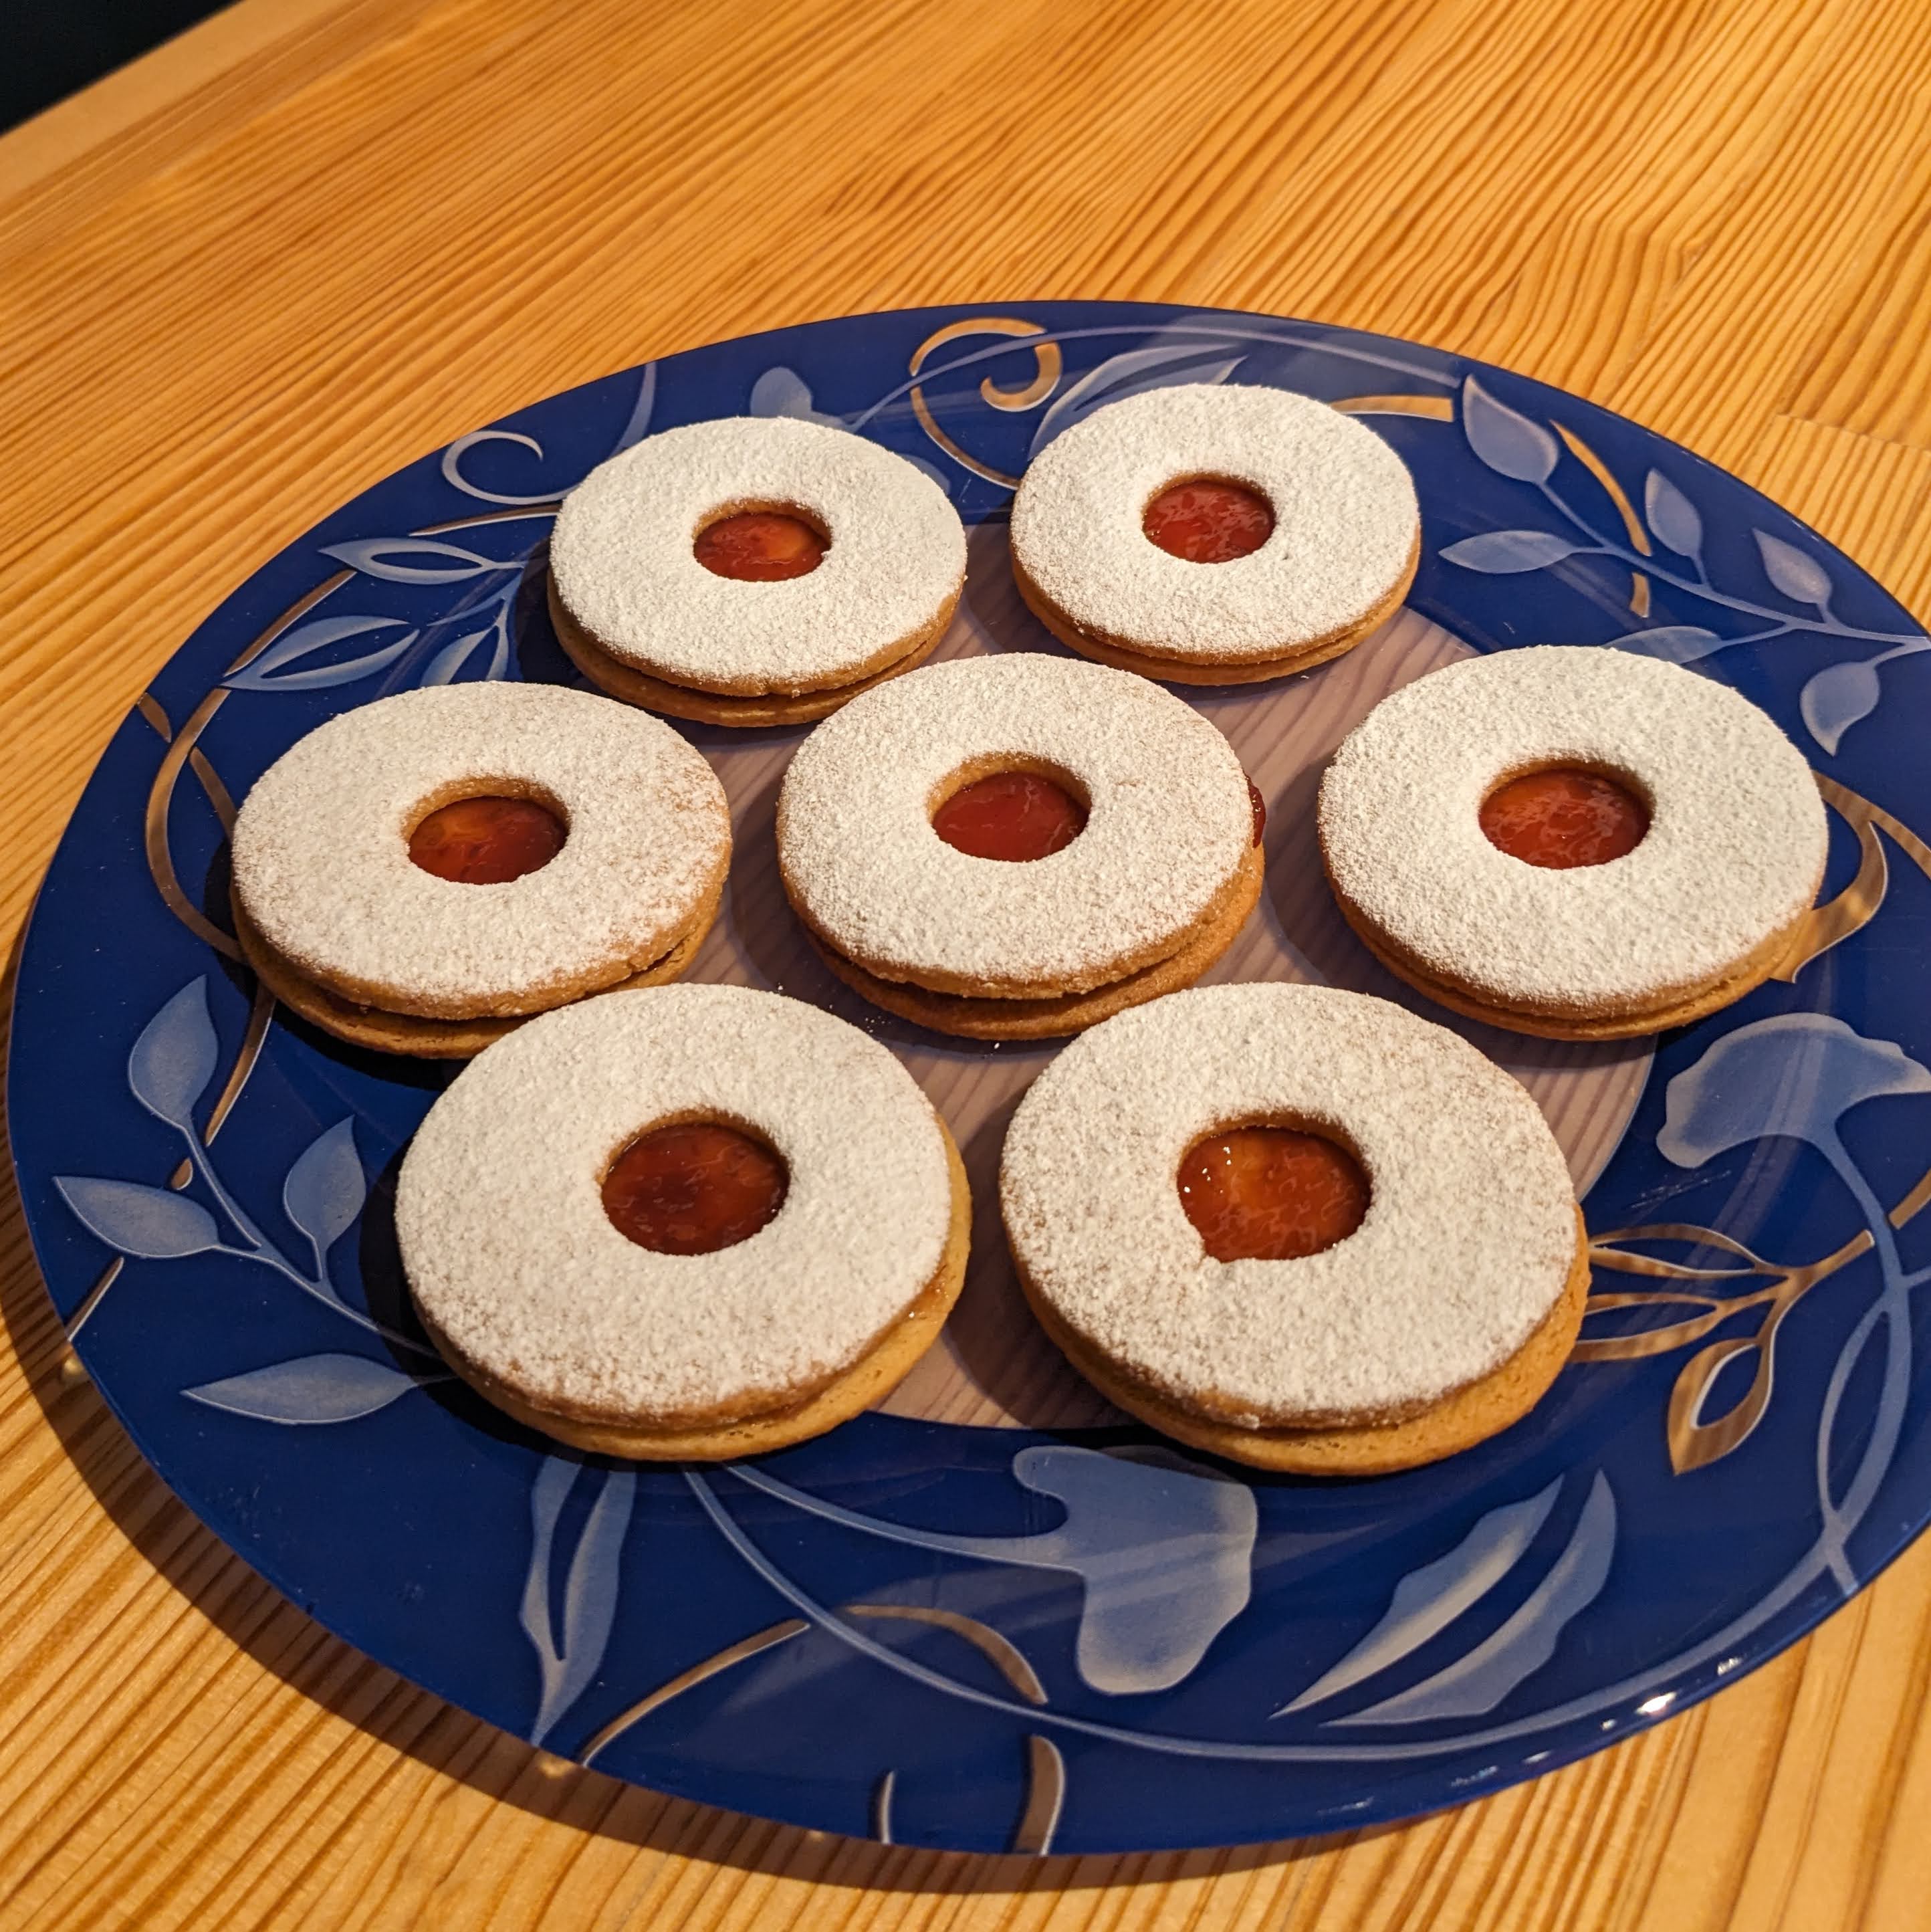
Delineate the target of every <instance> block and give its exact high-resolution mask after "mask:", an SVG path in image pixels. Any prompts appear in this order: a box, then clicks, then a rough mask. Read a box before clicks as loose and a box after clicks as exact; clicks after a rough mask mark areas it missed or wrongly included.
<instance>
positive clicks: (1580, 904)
mask: <svg viewBox="0 0 1931 1932" xmlns="http://www.w3.org/2000/svg"><path fill="white" fill-rule="evenodd" d="M1320 827H1321V850H1322V853H1323V856H1324V859H1325V861H1326V864H1327V874H1328V879H1329V882H1330V884H1331V885H1332V886H1333V889H1334V894H1335V897H1336V899H1337V900H1338V901H1339V904H1340V906H1341V909H1342V912H1343V913H1345V914H1346V916H1347V918H1348V922H1349V924H1350V925H1351V926H1353V927H1354V930H1355V931H1356V932H1357V933H1358V934H1359V935H1360V937H1361V938H1362V940H1363V941H1364V943H1365V944H1366V945H1367V947H1369V950H1370V951H1372V953H1374V954H1375V956H1376V957H1377V958H1378V959H1380V960H1381V962H1383V964H1384V965H1386V966H1387V967H1388V968H1390V971H1393V972H1395V973H1396V974H1399V975H1400V976H1401V977H1402V978H1403V979H1404V980H1407V981H1408V983H1410V984H1411V986H1415V987H1417V988H1418V989H1420V991H1421V992H1424V993H1426V995H1428V996H1429V998H1431V999H1433V1000H1435V1001H1439V1002H1440V1003H1441V1004H1442V1005H1444V1006H1445V1007H1449V1008H1450V1009H1451V1010H1453V1011H1455V1012H1456V1013H1464V1014H1467V1015H1468V1016H1470V1017H1471V1018H1474V1019H1481V1020H1486V1021H1488V1022H1490V1023H1492V1025H1496V1026H1501V1027H1508V1028H1513V1029H1514V1030H1515V1031H1516V1032H1519V1033H1530V1034H1544V1035H1546V1036H1548V1037H1551V1038H1554V1039H1558V1040H1613V1039H1619V1038H1621V1037H1625V1036H1628V1035H1633V1034H1646V1033H1654V1032H1657V1031H1660V1030H1661V1029H1662V1028H1666V1027H1674V1026H1682V1025H1687V1024H1688V1023H1689V1022H1690V1021H1692V1020H1695V1019H1701V1018H1702V1016H1704V1015H1705V1014H1706V1013H1714V1012H1715V1011H1716V1010H1717V1009H1718V1008H1719V1007H1725V1006H1727V1005H1729V1004H1730V1002H1731V1001H1733V1000H1737V999H1740V998H1742V996H1743V995H1744V994H1746V993H1747V992H1750V990H1751V989H1752V988H1753V987H1755V986H1759V985H1760V984H1761V983H1762V982H1763V981H1764V980H1766V979H1767V978H1768V977H1770V975H1771V974H1772V973H1773V972H1774V971H1775V970H1776V968H1777V966H1778V965H1779V964H1780V962H1782V960H1783V958H1784V957H1785V956H1786V953H1788V951H1789V948H1790V946H1791V944H1792V940H1793V939H1794V938H1795V934H1796V931H1797V929H1798V926H1799V925H1800V924H1801V922H1802V920H1803V919H1804V915H1805V914H1806V913H1807V912H1808V910H1810V906H1811V904H1812V902H1813V900H1814V899H1815V898H1816V895H1817V891H1818V888H1819V886H1820V885H1821V884H1822V880H1823V874H1824V861H1825V849H1826V845H1827V842H1828V824H1827V822H1826V820H1825V811H1824V805H1823V801H1822V799H1821V798H1820V796H1819V793H1818V790H1817V787H1816V781H1814V779H1813V777H1812V775H1811V773H1810V768H1809V766H1807V764H1806V763H1805V762H1804V757H1803V754H1801V752H1800V751H1798V749H1797V748H1796V747H1795V745H1792V743H1791V742H1790V740H1789V739H1788V738H1786V736H1784V735H1783V732H1782V731H1781V730H1779V729H1778V727H1777V725H1776V724H1774V723H1773V722H1772V721H1771V719H1770V718H1768V717H1767V716H1766V715H1765V714H1764V713H1763V712H1761V711H1759V709H1757V708H1756V706H1755V705H1753V704H1752V703H1750V701H1749V700H1747V699H1746V698H1744V697H1740V696H1739V695H1738V694H1737V693H1736V692H1735V691H1732V690H1730V689H1729V688H1727V687H1726V686H1725V685H1720V684H1718V683H1717V682H1715V681H1714V679H1710V678H1708V677H1704V676H1699V675H1698V674H1697V673H1695V672H1693V671H1690V670H1684V668H1683V667H1681V666H1680V665H1675V664H1663V663H1659V662H1657V661H1655V660H1654V659H1653V658H1644V657H1638V656H1635V655H1631V654H1630V653H1628V652H1621V651H1613V650H1606V649H1592V648H1589V647H1587V646H1542V647H1540V648H1537V649H1528V650H1514V651H1502V652H1497V653H1495V655H1492V656H1488V657H1480V658H1468V659H1466V660H1465V661H1463V662H1462V663H1459V664H1452V665H1450V666H1449V667H1447V669H1445V670H1438V671H1436V672H1435V673H1432V675H1431V676H1427V677H1425V678H1423V679H1420V680H1418V681H1417V682H1415V683H1414V684H1411V685H1408V687H1407V688H1405V689H1403V690H1401V691H1396V692H1395V693H1394V694H1393V695H1392V696H1391V697H1386V698H1384V699H1383V700H1382V701H1381V703H1379V704H1378V705H1377V706H1375V709H1373V710H1372V712H1369V715H1368V716H1367V717H1366V718H1364V719H1363V721H1362V722H1361V723H1360V724H1359V725H1358V726H1357V727H1356V728H1355V730H1354V732H1353V733H1352V734H1351V736H1349V737H1348V739H1347V740H1346V741H1345V742H1344V743H1343V744H1342V747H1341V748H1340V749H1339V751H1337V752H1336V754H1335V757H1334V760H1333V763H1332V764H1331V765H1330V766H1329V768H1328V770H1327V775H1326V776H1325V777H1324V779H1323V781H1322V784H1321V808H1320Z"/></svg>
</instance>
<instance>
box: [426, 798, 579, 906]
mask: <svg viewBox="0 0 1931 1932" xmlns="http://www.w3.org/2000/svg"><path fill="white" fill-rule="evenodd" d="M568 835H569V834H568V829H566V828H565V825H564V823H563V821H562V819H560V818H559V817H557V815H556V813H555V812H553V811H551V810H550V808H548V807H547V805H538V803H537V802H536V801H535V799H533V798H489V797H485V798H459V799H457V800H456V801H455V802H454V804H451V805H443V806H442V807H441V808H439V809H438V810H436V811H432V812H431V813H430V814H429V816H428V817H427V818H425V819H424V820H423V821H422V823H421V824H420V825H418V826H417V827H416V828H415V830H414V831H413V832H411V833H410V834H409V859H410V860H411V862H412V863H413V864H415V865H420V866H421V868H422V869H423V870H424V871H425V872H433V873H434V874H436V877H438V878H439V879H453V880H454V881H455V882H456V883H457V884H458V885H461V886H499V885H502V883H504V882H505V880H510V879H520V878H521V877H523V874H524V873H526V872H534V871H537V870H538V869H539V868H541V867H542V866H544V865H548V864H549V863H550V860H551V859H553V858H555V857H556V855H557V853H559V852H560V851H562V849H563V841H564V840H565V838H567V837H568Z"/></svg>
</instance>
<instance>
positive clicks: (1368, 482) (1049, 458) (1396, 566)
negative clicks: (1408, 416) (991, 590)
mask: <svg viewBox="0 0 1931 1932" xmlns="http://www.w3.org/2000/svg"><path fill="white" fill-rule="evenodd" d="M1200 475H1210V476H1219V477H1225V478H1228V479H1230V480H1231V481H1234V482H1237V483H1245V484H1248V485H1249V487H1252V488H1253V489H1255V490H1258V491H1260V493H1261V494H1262V495H1263V496H1265V497H1266V498H1267V499H1268V501H1269V502H1270V503H1271V504H1272V505H1273V510H1274V518H1275V523H1274V529H1273V534H1272V535H1270V536H1269V538H1267V541H1266V542H1265V543H1264V544H1261V547H1260V548H1259V549H1258V550H1255V551H1253V552H1252V553H1250V554H1249V555H1248V556H1243V557H1237V558H1235V559H1234V560H1233V561H1232V562H1227V563H1213V564H1201V563H1190V562H1187V561H1186V559H1184V558H1181V557H1177V556H1170V555H1169V554H1168V553H1167V552H1166V551H1165V550H1162V549H1160V548H1159V546H1158V545H1157V544H1153V543H1152V542H1151V541H1149V540H1148V538H1147V535H1146V534H1145V532H1144V531H1143V530H1142V529H1141V523H1140V519H1141V513H1142V511H1144V509H1145V508H1146V505H1147V502H1149V501H1150V499H1151V498H1153V496H1156V494H1158V493H1159V491H1160V490H1162V489H1163V488H1164V487H1165V486H1166V485H1167V484H1169V483H1171V482H1173V481H1175V480H1177V478H1182V477H1189V476H1200ZM1420 527H1421V525H1420V509H1419V508H1418V506H1417V502H1416V498H1415V489H1414V481H1413V479H1412V478H1411V477H1410V476H1409V475H1408V469H1407V467H1406V466H1405V465H1404V463H1402V460H1401V458H1399V456H1397V455H1396V454H1395V452H1393V450H1392V449H1390V448H1389V446H1388V445H1387V443H1384V442H1383V441H1382V440H1381V437H1378V436H1377V435H1376V434H1375V432H1374V431H1372V429H1369V428H1367V427H1366V425H1363V424H1361V423H1359V422H1356V421H1355V420H1354V419H1353V418H1352V417H1350V416H1343V415H1342V414H1341V413H1339V411H1338V410H1332V409H1330V408H1329V407H1328V406H1327V404H1325V403H1318V402H1316V401H1314V400H1313V398H1311V397H1308V396H1301V395H1294V394H1293V393H1291V392H1289V391H1287V390H1284V389H1262V388H1258V387H1254V386H1242V385H1233V384H1230V385H1227V386H1217V385H1213V384H1207V383H1189V384H1183V385H1181V386H1178V387H1177V388H1173V389H1155V390H1150V391H1149V392H1147V393H1146V394H1145V395H1138V396H1133V397H1130V398H1128V399H1127V400H1126V401H1123V402H1118V403H1113V404H1108V406H1107V407H1105V408H1104V409H1102V410H1095V411H1094V413H1093V414H1092V415H1091V416H1088V417H1087V419H1086V420H1085V421H1084V422H1081V423H1078V424H1076V425H1075V426H1074V427H1073V428H1071V429H1069V430H1068V431H1066V434H1064V435H1063V436H1062V437H1059V438H1058V439H1057V440H1056V441H1054V442H1053V443H1050V444H1048V446H1047V447H1046V449H1045V451H1044V452H1042V454H1041V455H1039V457H1038V458H1036V460H1035V461H1034V462H1033V465H1032V466H1031V467H1030V469H1028V470H1027V472H1026V475H1025V477H1024V479H1023V480H1022V481H1021V484H1020V486H1019V490H1018V494H1017V495H1016V496H1015V497H1014V498H1013V501H1012V550H1013V555H1014V556H1015V559H1017V561H1018V563H1019V564H1020V565H1021V567H1022V568H1024V570H1025V571H1026V573H1027V575H1028V576H1029V577H1030V578H1031V579H1032V580H1033V583H1036V585H1037V586H1039V589H1041V590H1042V591H1044V592H1045V594H1046V595H1047V596H1048V597H1049V598H1051V600H1052V601H1053V602H1054V604H1057V606H1058V607H1060V609H1061V610H1063V611H1065V612H1066V613H1067V615H1068V616H1070V617H1071V618H1072V619H1073V621H1074V622H1075V623H1076V624H1078V625H1081V626H1082V627H1083V628H1087V629H1090V630H1093V631H1097V632H1099V633H1100V634H1103V635H1104V636H1106V637H1111V638H1113V639H1114V640H1118V641H1120V642H1122V643H1127V644H1129V645H1138V646H1142V647H1144V648H1146V649H1152V650H1156V651H1164V652H1168V653H1169V654H1171V655H1176V656H1180V657H1202V658H1215V659H1223V660H1225V659H1238V658H1265V657H1273V656H1278V655H1281V654H1282V653H1283V652H1285V651H1288V650H1289V649H1294V648H1295V647H1297V646H1300V645H1303V644H1308V643H1313V642H1315V640H1317V639H1319V638H1323V637H1330V636H1332V635H1333V634H1336V633H1337V632H1339V631H1343V630H1345V629H1347V628H1348V627H1349V626H1350V625H1353V624H1355V623H1357V622H1360V619H1363V617H1365V616H1366V615H1367V614H1368V613H1369V612H1370V611H1371V610H1374V609H1375V607H1377V606H1378V604H1381V603H1382V602H1383V601H1384V600H1385V599H1386V598H1387V596H1388V595H1389V594H1390V592H1392V591H1393V589H1394V588H1395V586H1396V585H1397V584H1399V583H1400V582H1401V581H1402V577H1403V575H1404V574H1405V572H1406V571H1407V569H1408V563H1409V559H1410V558H1411V556H1412V555H1413V553H1414V545H1415V541H1416V538H1417V534H1418V532H1419V531H1420Z"/></svg>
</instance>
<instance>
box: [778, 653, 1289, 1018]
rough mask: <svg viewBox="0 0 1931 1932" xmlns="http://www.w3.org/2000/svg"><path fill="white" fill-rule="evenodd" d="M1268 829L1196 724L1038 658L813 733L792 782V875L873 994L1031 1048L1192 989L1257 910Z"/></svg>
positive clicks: (1208, 728)
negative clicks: (1263, 834)
mask: <svg viewBox="0 0 1931 1932" xmlns="http://www.w3.org/2000/svg"><path fill="white" fill-rule="evenodd" d="M1260 838H1261V809H1260V806H1259V802H1258V798H1257V797H1256V796H1255V795H1254V794H1253V793H1252V790H1251V788H1250V787H1249V784H1248V783H1247V780H1246V774H1245V773H1244V772H1243V771H1242V769H1241V767H1240V760H1239V758H1238V757H1236V756H1235V754H1234V749H1233V748H1232V746H1231V745H1229V744H1228V742H1227V740H1226V739H1225V738H1224V737H1222V736H1221V734H1220V733H1219V731H1218V730H1216V728H1215V727H1213V725H1212V724H1210V723H1208V721H1207V720H1206V719H1205V718H1202V717H1201V715H1199V713H1198V712H1196V711H1195V710H1193V709H1192V708H1191V707H1190V706H1187V705H1186V704H1183V703H1181V702H1180V700H1179V699H1178V698H1177V697H1173V696H1172V695H1171V694H1169V693H1168V692H1166V691H1162V690H1160V689H1159V688H1158V687H1157V686H1156V685H1151V684H1149V683H1148V682H1146V680H1145V679H1141V678H1135V677H1131V676H1126V674H1124V673H1121V672H1119V671H1114V670H1104V669H1102V668H1099V667H1097V666H1095V665H1092V664H1079V663H1075V662H1069V661H1068V660H1066V659H1065V658H1061V657H1058V656H1057V655H1054V656H1048V655H1044V654H1036V653H1029V654H1021V655H1011V656H1003V657H990V658H966V659H961V660H958V661H953V662H951V663H948V664H932V665H928V666H927V667H925V669H924V670H918V671H915V672H913V673H912V674H911V675H910V676H907V677H905V678H902V679H898V680H897V681H896V682H893V683H892V684H890V685H885V686H883V687H881V688H880V689H878V690H877V691H868V692H867V693H866V694H865V695H864V696H863V697H859V698H857V699H855V700H853V703H850V705H848V706H847V707H846V708H845V709H844V710H843V711H841V712H839V713H838V715H837V716H836V717H835V718H829V719H827V720H826V721H825V723H823V724H820V726H819V727H817V730H814V732H813V733H811V736H810V737H809V738H808V739H806V740H805V742H804V744H803V745H802V746H801V747H800V748H799V751H798V753H797V755H796V757H794V758H793V760H792V761H791V765H790V769H789V770H788V771H787V773H786V774H785V778H784V787H783V789H782V790H781V792H780V793H779V796H778V862H779V865H780V866H781V870H782V872H783V875H784V889H785V891H786V892H787V895H789V897H790V901H791V903H792V905H793V907H794V908H795V909H796V912H797V913H798V916H799V918H800V919H802V921H803V922H804V924H805V927H806V929H807V930H808V932H809V933H810V934H811V938H813V940H814V941H815V942H816V943H817V947H818V950H819V951H820V953H821V954H822V955H823V958H824V959H825V960H826V963H827V964H828V965H829V966H830V968H832V971H833V972H835V973H836V974H838V977H840V978H841V979H842V980H844V981H845V982H846V983H847V984H848V985H849V986H852V987H853V988H854V989H856V991H858V992H859V993H861V994H862V995H864V996H865V998H867V999H868V1000H870V1001H872V1002H873V1004H875V1005H877V1006H880V1007H884V1008H885V1009H886V1010H887V1011H888V1012H891V1013H898V1014H899V1015H901V1016H903V1017H904V1018H906V1019H911V1020H914V1021H916V1022H919V1024H920V1025H924V1026H928V1027H932V1028H936V1029H937V1031H940V1032H942V1033H952V1034H964V1035H967V1036H968V1037H972V1038H975V1039H984V1040H1030V1039H1039V1038H1044V1037H1050V1036H1052V1035H1054V1034H1069V1033H1076V1032H1078V1031H1079V1030H1080V1029H1081V1028H1083V1027H1088V1026H1091V1025H1093V1024H1094V1022H1096V1021H1099V1020H1102V1019H1105V1018H1106V1016H1108V1014H1110V1013H1117V1012H1119V1011H1120V1010H1121V1009H1123V1007H1129V1006H1134V1005H1137V1004H1138V1003H1139V1002H1141V1001H1144V1000H1150V999H1152V998H1155V997H1156V995H1159V994H1162V993H1165V992H1171V991H1172V990H1173V989H1174V988H1176V987H1178V986H1190V985H1191V984H1192V983H1193V982H1194V981H1195V980H1197V979H1198V977H1200V975H1201V974H1202V973H1204V971H1206V970H1207V968H1208V967H1209V966H1210V965H1212V964H1213V962H1214V961H1215V960H1216V959H1219V956H1221V954H1222V953H1224V952H1225V950H1227V948H1228V946H1229V945H1231V944H1232V942H1233V940H1234V935H1235V934H1236V933H1237V932H1238V931H1239V929H1240V926H1241V924H1242V922H1243V921H1244V920H1245V919H1246V917H1247V915H1248V913H1249V912H1251V911H1252V909H1253V907H1254V904H1255V900H1256V898H1258V896H1259V893H1260V890H1261V865H1262V860H1261V844H1260Z"/></svg>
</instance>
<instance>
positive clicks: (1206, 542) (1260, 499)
mask: <svg viewBox="0 0 1931 1932" xmlns="http://www.w3.org/2000/svg"><path fill="white" fill-rule="evenodd" d="M1140 527H1141V529H1143V530H1144V531H1145V532H1146V533H1147V538H1148V539H1149V540H1150V541H1152V542H1153V543H1156V544H1159V547H1161V549H1162V550H1165V551H1166V552H1167V553H1168V555H1169V556H1179V557H1184V558H1185V559H1186V560H1187V562H1189V563H1231V562H1233V561H1234V559H1235V558H1236V557H1237V556H1249V555H1251V554H1252V553H1253V552H1254V551H1255V550H1258V549H1259V548H1260V547H1261V545H1262V544H1264V543H1265V542H1266V541H1267V539H1268V538H1269V537H1270V536H1271V535H1273V532H1274V506H1273V504H1271V503H1270V502H1268V501H1267V498H1266V497H1264V496H1262V495H1261V493H1260V491H1259V490H1250V489H1249V488H1248V487H1247V486H1246V484H1244V483H1223V482H1219V481H1216V480H1215V479H1214V478H1211V477H1201V478H1198V480H1197V481H1194V482H1192V483H1176V484H1174V485H1172V487H1171V488H1168V489H1165V490H1162V491H1161V492H1160V493H1159V495H1158V496H1156V497H1155V498H1154V499H1153V501H1152V502H1150V503H1149V504H1148V505H1147V507H1146V508H1145V510H1144V511H1142V512H1141V517H1140Z"/></svg>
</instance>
